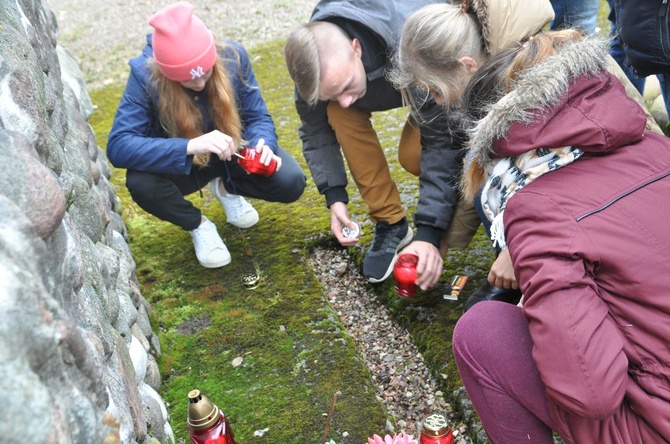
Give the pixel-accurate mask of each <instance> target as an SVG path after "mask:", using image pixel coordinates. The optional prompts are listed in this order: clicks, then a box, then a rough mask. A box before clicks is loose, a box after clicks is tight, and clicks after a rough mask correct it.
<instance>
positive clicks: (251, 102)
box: [226, 42, 278, 154]
mask: <svg viewBox="0 0 670 444" xmlns="http://www.w3.org/2000/svg"><path fill="white" fill-rule="evenodd" d="M229 44H231V45H232V46H233V47H234V49H235V51H237V54H238V57H239V62H238V60H235V59H237V57H229V60H227V61H226V63H227V66H228V69H229V72H231V73H233V75H232V77H233V86H234V88H235V94H236V95H237V101H238V108H239V111H240V119H241V120H242V125H243V130H244V134H243V138H244V140H245V141H246V142H247V143H248V144H249V145H251V146H255V145H256V143H257V142H258V139H264V140H265V144H266V145H267V146H269V147H270V148H272V150H273V151H274V152H275V154H276V152H277V147H278V141H277V131H276V129H275V124H274V121H273V120H272V116H270V112H269V111H268V108H267V105H266V103H265V100H264V99H263V96H262V94H261V89H260V87H259V85H258V81H257V80H256V75H255V73H254V70H253V67H252V66H251V61H250V60H249V55H248V54H247V51H246V50H245V49H244V48H243V47H242V46H240V45H239V44H236V43H232V42H230V43H229ZM235 73H236V74H235Z"/></svg>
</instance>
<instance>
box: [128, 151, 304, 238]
mask: <svg viewBox="0 0 670 444" xmlns="http://www.w3.org/2000/svg"><path fill="white" fill-rule="evenodd" d="M277 155H278V156H279V157H281V159H282V165H281V168H280V169H279V171H277V172H276V173H275V174H273V175H272V176H270V177H265V176H262V175H259V174H247V173H246V171H244V170H243V169H242V168H241V167H240V166H239V165H238V163H237V161H235V160H231V161H228V162H225V161H221V160H220V159H219V158H218V157H216V156H211V159H210V162H209V164H207V166H206V167H204V168H199V167H196V166H193V168H192V169H191V173H190V174H188V175H186V174H184V175H173V174H157V173H149V172H146V171H136V170H128V171H126V186H127V187H128V190H129V191H130V195H131V196H132V198H133V200H134V201H135V202H136V203H137V204H138V205H139V206H140V207H141V208H142V209H143V210H144V211H146V212H147V213H150V214H152V215H154V216H156V217H157V218H159V219H161V220H164V221H167V222H171V223H173V224H175V225H177V226H179V227H181V228H183V229H184V230H188V231H190V230H194V229H196V228H198V226H199V225H200V220H201V217H202V214H201V212H200V209H199V208H196V207H194V206H193V204H192V203H191V202H190V201H188V200H186V199H185V198H184V196H186V195H188V194H191V193H194V192H196V191H198V190H200V189H202V188H203V187H205V186H206V185H207V184H208V183H209V181H211V180H213V179H215V178H216V177H221V178H222V179H223V183H224V186H225V187H226V190H227V191H228V192H229V193H232V194H239V195H241V196H246V197H252V198H255V199H262V200H266V201H269V202H282V203H291V202H295V201H296V200H298V198H299V197H300V196H301V195H302V192H303V191H304V189H305V174H304V173H303V171H302V169H301V168H300V165H298V162H296V160H295V159H294V158H293V156H291V155H290V154H289V153H287V152H286V151H285V150H283V149H282V148H277ZM234 159H235V158H234Z"/></svg>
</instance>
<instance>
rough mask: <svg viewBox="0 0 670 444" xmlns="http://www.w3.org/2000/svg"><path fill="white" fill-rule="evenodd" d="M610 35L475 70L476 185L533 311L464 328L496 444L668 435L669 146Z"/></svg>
mask: <svg viewBox="0 0 670 444" xmlns="http://www.w3.org/2000/svg"><path fill="white" fill-rule="evenodd" d="M606 56H607V42H603V41H598V40H591V39H582V38H581V36H579V34H577V33H576V32H573V31H562V32H557V33H544V34H539V35H536V36H535V37H532V38H531V39H530V40H529V41H527V42H526V43H523V44H520V45H518V46H517V47H515V48H512V49H510V50H507V51H503V52H501V53H500V54H499V55H497V56H495V57H493V58H492V59H491V60H490V61H489V62H487V63H486V64H485V65H484V66H482V67H481V68H480V69H479V70H478V71H477V73H476V75H475V78H473V79H472V81H471V83H470V86H469V88H468V92H467V100H466V105H467V109H468V112H469V114H470V115H471V116H472V117H473V121H474V123H473V129H472V131H471V139H470V142H469V148H470V151H469V165H468V166H467V169H466V172H465V174H464V176H463V190H464V192H465V193H466V194H467V195H469V196H470V197H472V196H474V194H475V192H476V191H477V190H479V189H480V188H481V189H482V190H483V192H482V198H481V199H482V206H483V208H484V210H485V212H486V213H487V217H489V219H490V220H491V221H492V223H493V225H492V226H493V229H492V237H493V239H494V241H495V242H497V243H498V244H499V245H501V246H502V247H503V248H504V247H508V248H509V252H510V255H511V258H512V261H513V263H514V272H515V275H516V278H517V280H518V282H519V285H520V288H521V289H522V291H523V295H524V297H523V308H522V309H520V308H519V307H516V306H513V305H510V304H504V303H500V302H495V301H490V302H482V303H480V304H477V305H475V306H474V307H473V308H472V309H470V310H469V311H468V312H466V313H465V314H464V316H463V317H462V318H461V319H460V320H459V322H458V324H457V326H456V329H455V331H454V339H453V344H454V353H455V357H456V362H457V364H458V368H459V371H460V373H461V376H462V378H463V382H464V384H465V387H466V389H467V391H468V394H469V395H470V398H471V399H472V402H473V403H474V406H475V408H476V410H477V412H478V413H479V415H480V417H481V420H482V423H483V425H484V428H485V429H486V431H487V433H488V434H489V437H490V438H491V440H492V441H493V442H494V443H500V442H505V443H520V442H533V443H552V442H553V439H552V431H556V432H557V433H558V434H560V435H561V437H562V438H563V439H564V440H565V442H566V443H587V444H590V443H608V444H611V443H662V442H668V441H670V346H669V345H668V344H669V339H668V338H670V230H668V228H667V224H668V220H670V205H668V196H670V139H667V138H665V137H663V136H660V135H658V134H655V133H652V132H648V131H645V114H644V112H643V110H642V109H641V108H640V107H639V106H638V105H637V104H636V103H635V102H634V101H632V100H631V99H629V98H628V97H627V95H626V93H625V91H624V88H623V86H622V85H621V84H620V83H619V81H618V80H617V79H616V78H614V77H613V76H612V75H611V74H609V73H608V72H607V71H606V66H607V60H606Z"/></svg>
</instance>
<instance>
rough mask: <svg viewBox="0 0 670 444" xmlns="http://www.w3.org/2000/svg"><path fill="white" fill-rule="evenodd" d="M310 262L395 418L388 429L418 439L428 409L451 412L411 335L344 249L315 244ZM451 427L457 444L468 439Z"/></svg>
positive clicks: (461, 429)
mask: <svg viewBox="0 0 670 444" xmlns="http://www.w3.org/2000/svg"><path fill="white" fill-rule="evenodd" d="M309 263H310V265H311V266H312V268H313V269H314V271H315V272H316V274H317V276H318V277H319V280H320V282H321V284H322V285H323V287H324V289H325V290H326V292H327V293H326V297H327V298H328V302H329V303H330V305H331V307H333V310H335V312H336V313H337V315H338V317H339V318H340V321H341V322H342V324H344V326H345V327H346V329H347V331H348V332H349V334H350V335H351V336H352V338H353V339H354V343H355V344H356V348H357V350H358V352H359V354H360V355H361V357H362V358H363V359H364V360H365V362H366V364H367V366H368V368H369V369H370V373H371V374H372V380H373V383H374V386H375V391H376V393H377V398H378V399H379V400H380V401H381V402H382V403H383V404H384V406H385V407H386V409H387V410H388V412H389V415H390V416H392V417H393V419H394V421H393V422H389V423H388V424H387V430H388V432H389V433H399V432H403V433H406V434H409V435H412V436H414V437H415V438H417V439H418V437H419V433H420V430H421V420H422V419H423V418H424V417H425V416H427V415H428V414H430V413H432V412H450V411H451V406H450V405H449V404H447V402H446V401H445V400H444V397H443V394H442V392H441V391H440V390H439V389H438V387H437V382H436V381H435V378H433V376H432V375H431V374H430V372H429V370H428V368H427V366H426V364H425V362H424V360H423V356H422V355H421V353H420V352H419V350H418V349H417V347H416V345H415V344H414V341H413V340H412V337H411V336H410V335H409V333H408V332H407V331H406V330H405V329H404V328H402V327H400V326H399V325H397V324H396V323H395V322H394V321H393V318H392V317H391V315H390V314H389V312H388V310H387V309H386V307H385V306H384V305H383V304H382V302H381V301H380V300H379V299H378V298H377V296H376V295H375V294H374V293H372V292H371V291H370V290H369V289H368V288H367V282H366V281H365V278H364V277H363V276H361V274H360V273H359V272H358V268H357V267H356V265H355V264H354V263H352V262H351V260H350V258H349V255H348V254H347V253H346V250H342V249H340V250H332V249H323V248H317V249H316V250H315V251H314V253H313V254H312V255H311V256H310V258H309ZM452 428H454V429H455V430H454V434H455V438H456V439H455V442H456V443H459V444H464V443H469V442H471V441H470V439H469V438H468V437H466V436H465V435H464V433H465V432H466V430H467V427H466V426H465V425H464V424H455V425H454V426H453V427H452Z"/></svg>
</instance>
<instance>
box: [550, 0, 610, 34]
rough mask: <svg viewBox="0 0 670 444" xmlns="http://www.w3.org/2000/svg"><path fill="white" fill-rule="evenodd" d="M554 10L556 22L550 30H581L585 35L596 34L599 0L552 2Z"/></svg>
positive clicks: (554, 0) (560, 0) (551, 24)
mask: <svg viewBox="0 0 670 444" xmlns="http://www.w3.org/2000/svg"><path fill="white" fill-rule="evenodd" d="M551 6H552V7H553V8H554V14H555V17H554V20H553V21H552V22H551V23H550V25H549V28H550V29H551V30H552V31H553V30H555V29H565V28H580V29H581V30H582V31H583V32H584V33H585V34H587V35H591V34H593V33H595V32H596V19H597V18H598V0H551Z"/></svg>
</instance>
